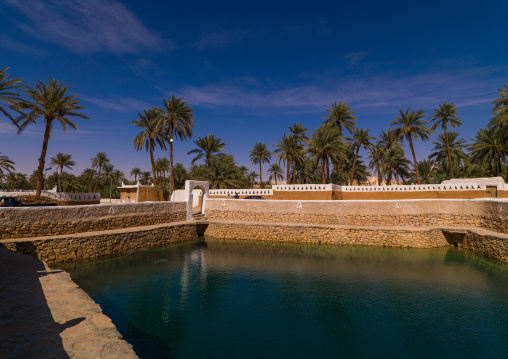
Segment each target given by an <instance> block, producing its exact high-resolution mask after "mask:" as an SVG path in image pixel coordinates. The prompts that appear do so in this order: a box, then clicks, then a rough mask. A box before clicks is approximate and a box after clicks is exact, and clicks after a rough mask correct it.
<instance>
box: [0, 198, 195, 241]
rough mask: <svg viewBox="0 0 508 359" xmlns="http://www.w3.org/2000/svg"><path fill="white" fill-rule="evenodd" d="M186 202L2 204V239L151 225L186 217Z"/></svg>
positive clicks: (0, 213)
mask: <svg viewBox="0 0 508 359" xmlns="http://www.w3.org/2000/svg"><path fill="white" fill-rule="evenodd" d="M186 211H187V209H186V203H185V202H153V203H125V204H102V205H93V206H64V207H39V208H37V207H33V208H2V209H0V239H10V238H28V237H40V236H48V235H62V234H72V233H80V232H92V231H103V230H110V229H116V228H126V227H137V226H148V225H153V224H159V223H169V222H179V221H184V220H185V219H186V213H187V212H186Z"/></svg>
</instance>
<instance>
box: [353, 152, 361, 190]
mask: <svg viewBox="0 0 508 359" xmlns="http://www.w3.org/2000/svg"><path fill="white" fill-rule="evenodd" d="M358 152H360V146H358V148H357V149H356V153H355V159H354V160H353V168H352V170H351V186H352V185H353V180H354V178H355V165H356V159H357V158H358Z"/></svg>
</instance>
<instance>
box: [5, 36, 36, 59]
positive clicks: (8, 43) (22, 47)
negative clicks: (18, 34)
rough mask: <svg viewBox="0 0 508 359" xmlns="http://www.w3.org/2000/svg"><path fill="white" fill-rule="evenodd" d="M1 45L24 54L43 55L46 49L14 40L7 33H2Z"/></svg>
mask: <svg viewBox="0 0 508 359" xmlns="http://www.w3.org/2000/svg"><path fill="white" fill-rule="evenodd" d="M0 46H1V47H3V48H6V49H9V50H13V51H16V52H19V53H22V54H30V55H43V54H44V51H42V50H39V49H37V48H34V47H32V46H27V45H26V44H23V43H21V42H19V41H16V40H13V39H11V38H9V37H7V36H5V35H0Z"/></svg>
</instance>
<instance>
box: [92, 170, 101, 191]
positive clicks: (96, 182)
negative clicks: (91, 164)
mask: <svg viewBox="0 0 508 359" xmlns="http://www.w3.org/2000/svg"><path fill="white" fill-rule="evenodd" d="M101 167H102V163H99V173H98V174H97V180H96V181H95V188H94V190H93V191H94V192H95V193H97V185H98V184H99V178H100V177H101Z"/></svg>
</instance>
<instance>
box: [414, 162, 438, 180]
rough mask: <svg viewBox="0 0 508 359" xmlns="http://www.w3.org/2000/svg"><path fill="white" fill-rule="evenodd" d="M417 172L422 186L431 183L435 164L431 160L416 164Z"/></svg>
mask: <svg viewBox="0 0 508 359" xmlns="http://www.w3.org/2000/svg"><path fill="white" fill-rule="evenodd" d="M418 172H419V174H420V178H421V181H422V183H423V184H428V183H431V182H432V176H433V175H434V172H435V164H434V161H432V160H423V161H420V162H418Z"/></svg>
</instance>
